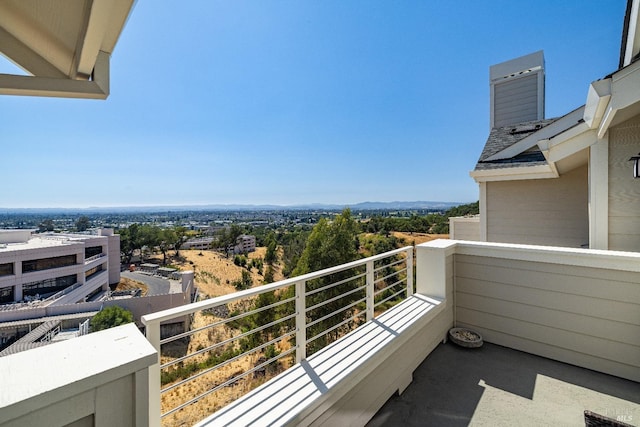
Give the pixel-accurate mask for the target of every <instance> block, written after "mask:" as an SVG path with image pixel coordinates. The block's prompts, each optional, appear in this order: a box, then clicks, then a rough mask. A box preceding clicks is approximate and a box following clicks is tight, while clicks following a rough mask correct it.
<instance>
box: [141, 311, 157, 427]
mask: <svg viewBox="0 0 640 427" xmlns="http://www.w3.org/2000/svg"><path fill="white" fill-rule="evenodd" d="M142 322H143V323H145V322H144V319H143V320H142ZM145 327H146V336H147V340H148V341H149V342H150V343H151V345H152V346H153V348H155V349H156V351H157V352H158V361H157V362H156V363H154V364H153V365H151V366H149V425H150V426H152V427H160V322H149V323H148V324H146V323H145Z"/></svg>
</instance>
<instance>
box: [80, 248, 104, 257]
mask: <svg viewBox="0 0 640 427" xmlns="http://www.w3.org/2000/svg"><path fill="white" fill-rule="evenodd" d="M101 253H102V246H91V247H90V248H85V249H84V259H87V258H91V257H92V256H96V255H100V254H101Z"/></svg>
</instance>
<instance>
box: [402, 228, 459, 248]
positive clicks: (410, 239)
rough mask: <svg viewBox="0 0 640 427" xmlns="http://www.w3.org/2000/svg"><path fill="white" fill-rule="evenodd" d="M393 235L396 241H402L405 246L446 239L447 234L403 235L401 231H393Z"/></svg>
mask: <svg viewBox="0 0 640 427" xmlns="http://www.w3.org/2000/svg"><path fill="white" fill-rule="evenodd" d="M393 235H394V236H396V237H397V238H398V239H404V241H405V244H406V245H412V244H414V243H415V244H416V245H419V244H420V243H425V242H430V241H432V240H437V239H448V238H449V235H448V234H427V233H405V232H401V231H394V232H393Z"/></svg>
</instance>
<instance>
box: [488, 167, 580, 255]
mask: <svg viewBox="0 0 640 427" xmlns="http://www.w3.org/2000/svg"><path fill="white" fill-rule="evenodd" d="M587 174H588V169H587V166H583V167H579V168H577V169H574V170H572V171H570V172H568V173H566V174H564V175H561V176H560V177H559V178H554V179H535V180H523V181H498V182H487V184H486V188H487V190H486V212H487V241H489V242H502V243H522V244H531V245H548V246H567V247H580V246H582V245H585V244H588V243H589V212H588V183H587Z"/></svg>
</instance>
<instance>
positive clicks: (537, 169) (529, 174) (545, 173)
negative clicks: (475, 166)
mask: <svg viewBox="0 0 640 427" xmlns="http://www.w3.org/2000/svg"><path fill="white" fill-rule="evenodd" d="M469 176H471V178H473V179H474V180H475V181H476V182H491V181H516V180H525V179H548V178H557V177H558V176H560V175H559V174H558V171H557V170H556V168H555V166H550V165H538V166H521V167H515V168H500V169H487V170H475V171H471V172H469Z"/></svg>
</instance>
